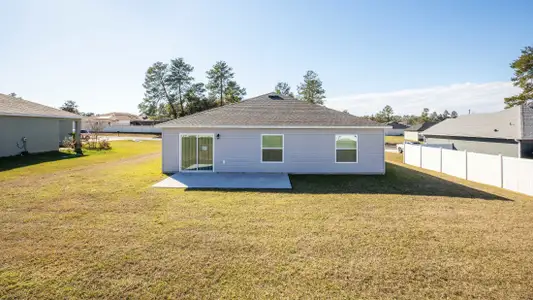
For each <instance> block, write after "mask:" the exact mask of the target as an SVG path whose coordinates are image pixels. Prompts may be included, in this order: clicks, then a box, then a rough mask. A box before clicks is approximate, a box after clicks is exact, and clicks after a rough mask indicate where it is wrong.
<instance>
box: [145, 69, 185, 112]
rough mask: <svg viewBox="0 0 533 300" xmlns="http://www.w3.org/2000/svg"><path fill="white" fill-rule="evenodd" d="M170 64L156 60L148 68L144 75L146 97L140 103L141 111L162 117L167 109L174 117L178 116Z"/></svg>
mask: <svg viewBox="0 0 533 300" xmlns="http://www.w3.org/2000/svg"><path fill="white" fill-rule="evenodd" d="M168 77H169V70H168V64H165V63H162V62H156V63H154V64H153V65H152V66H150V67H149V68H148V70H147V71H146V75H145V77H144V84H143V87H144V89H145V92H144V99H143V102H142V103H141V104H139V110H140V111H141V113H143V114H146V115H148V116H157V117H160V116H161V115H162V114H164V112H165V111H166V110H168V112H170V116H171V117H172V118H174V119H176V118H177V117H178V110H177V109H176V95H175V94H174V93H173V91H172V87H171V83H170V81H169V78H168Z"/></svg>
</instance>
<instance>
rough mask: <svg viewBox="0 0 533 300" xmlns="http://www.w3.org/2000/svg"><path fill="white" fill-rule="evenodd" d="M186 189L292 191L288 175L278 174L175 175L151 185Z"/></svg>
mask: <svg viewBox="0 0 533 300" xmlns="http://www.w3.org/2000/svg"><path fill="white" fill-rule="evenodd" d="M153 187H158V188H182V189H183V188H187V189H292V185H291V181H290V180H289V175H287V174H279V173H176V174H174V175H172V176H170V177H168V178H166V179H164V180H163V181H161V182H158V183H156V184H154V185H153Z"/></svg>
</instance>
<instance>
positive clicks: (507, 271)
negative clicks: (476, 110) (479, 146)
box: [0, 142, 533, 299]
mask: <svg viewBox="0 0 533 300" xmlns="http://www.w3.org/2000/svg"><path fill="white" fill-rule="evenodd" d="M113 146H114V151H115V152H110V153H108V154H102V156H99V155H96V154H95V155H92V158H91V156H87V157H86V158H85V159H86V160H85V161H84V160H83V158H82V159H79V160H80V163H78V164H77V166H79V164H83V165H82V168H77V169H76V168H73V166H74V165H72V166H71V165H70V160H62V161H56V162H49V163H46V164H48V165H47V167H46V168H47V169H48V170H49V171H50V172H51V173H46V172H45V171H44V170H45V169H46V168H44V167H43V168H44V169H41V168H38V167H37V165H34V166H29V167H26V168H37V169H36V170H39V172H40V173H39V174H37V175H36V174H33V173H32V172H30V171H28V170H26V171H24V172H22V173H17V172H20V171H18V170H17V169H12V170H9V171H5V172H2V173H7V174H10V173H14V172H15V174H17V175H16V176H15V177H11V176H10V180H9V184H2V181H0V188H2V198H1V199H0V295H1V296H0V297H2V296H6V297H7V298H21V299H25V298H49V299H64V298H116V299H124V298H158V299H160V298H191V299H198V298H235V299H246V298H263V299H272V298H303V299H309V298H323V299H332V298H351V299H353V298H371V299H376V298H404V299H413V298H439V299H440V298H482V299H487V298H505V299H516V298H529V297H530V296H531V295H533V287H532V286H531V284H530V282H532V280H533V273H532V272H531V270H532V269H533V268H532V267H533V256H532V255H531V249H533V231H532V230H531V228H530V226H529V224H533V213H532V212H533V201H532V200H531V198H529V197H526V196H523V195H519V194H515V193H511V192H507V191H504V190H501V189H498V188H494V187H488V186H484V185H480V184H473V183H469V182H466V181H462V180H456V179H452V178H451V177H447V176H442V175H439V174H435V173H432V172H429V173H422V172H420V171H421V170H418V169H415V168H410V167H405V166H404V165H402V164H400V163H399V162H400V161H401V155H399V154H392V153H387V158H388V159H390V160H391V161H394V163H390V164H388V166H387V175H386V176H303V175H302V176H291V182H292V184H293V186H294V190H293V191H290V192H258V191H243V192H230V191H183V190H176V189H154V188H152V187H151V185H152V184H154V183H156V182H157V181H159V180H161V179H163V178H164V177H165V175H163V174H161V158H160V156H159V155H155V156H154V155H151V153H158V152H159V147H160V143H159V144H146V143H133V142H120V143H119V142H116V143H113ZM113 153H115V154H113ZM100 157H101V158H100ZM76 160H78V159H72V161H76ZM67 162H68V164H67ZM54 164H55V165H54ZM66 170H68V172H64V171H66ZM2 173H0V174H2ZM46 174H50V176H46ZM2 175H3V176H6V175H4V174H2ZM5 182H6V181H4V183H5ZM510 200H511V201H510Z"/></svg>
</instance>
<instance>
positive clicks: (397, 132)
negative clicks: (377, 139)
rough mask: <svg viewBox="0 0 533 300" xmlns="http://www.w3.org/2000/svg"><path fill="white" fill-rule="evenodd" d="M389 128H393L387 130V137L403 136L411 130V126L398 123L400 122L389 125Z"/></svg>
mask: <svg viewBox="0 0 533 300" xmlns="http://www.w3.org/2000/svg"><path fill="white" fill-rule="evenodd" d="M387 126H390V127H391V128H387V129H385V135H386V136H401V135H404V131H405V130H406V129H407V128H409V126H407V125H405V124H402V123H398V122H390V123H387Z"/></svg>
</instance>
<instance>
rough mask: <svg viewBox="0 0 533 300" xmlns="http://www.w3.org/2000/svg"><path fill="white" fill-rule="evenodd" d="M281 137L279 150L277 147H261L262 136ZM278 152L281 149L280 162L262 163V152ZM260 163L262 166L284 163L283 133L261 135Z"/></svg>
mask: <svg viewBox="0 0 533 300" xmlns="http://www.w3.org/2000/svg"><path fill="white" fill-rule="evenodd" d="M280 135H281V148H279V147H263V136H280ZM269 149H270V150H280V149H281V161H263V150H269ZM259 151H261V163H262V164H282V163H284V162H285V135H284V134H283V133H263V134H261V147H260V148H259Z"/></svg>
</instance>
